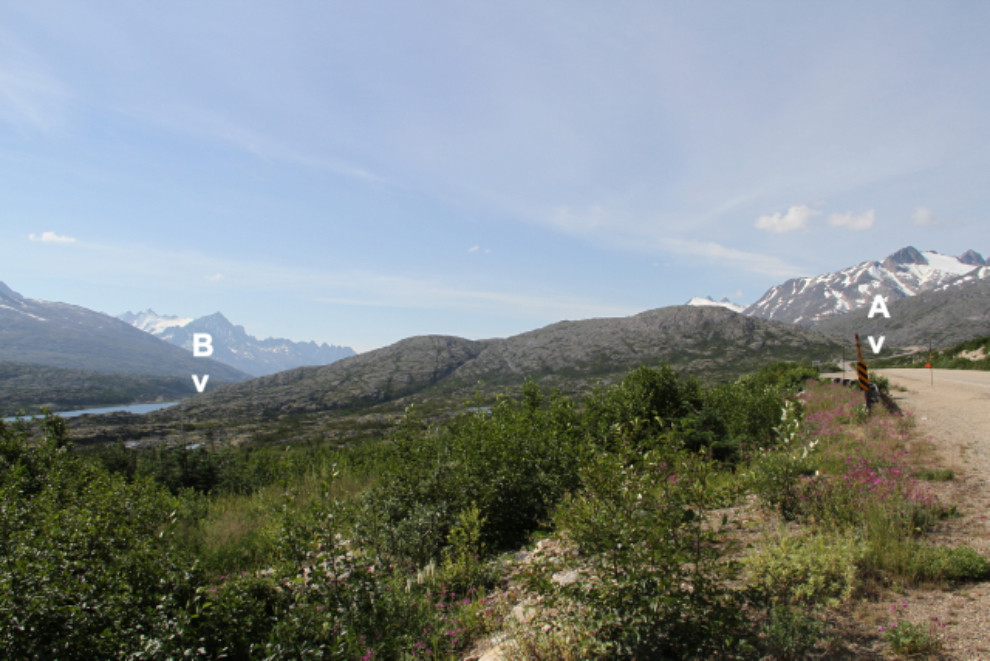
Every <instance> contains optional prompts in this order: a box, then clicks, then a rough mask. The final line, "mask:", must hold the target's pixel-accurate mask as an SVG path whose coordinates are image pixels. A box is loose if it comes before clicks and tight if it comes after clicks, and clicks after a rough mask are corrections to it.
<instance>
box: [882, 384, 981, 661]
mask: <svg viewBox="0 0 990 661" xmlns="http://www.w3.org/2000/svg"><path fill="white" fill-rule="evenodd" d="M879 373H880V374H882V375H884V376H886V377H887V378H889V379H890V382H891V395H892V396H893V398H894V400H895V401H897V403H898V405H899V406H901V408H902V409H904V410H907V411H910V412H911V413H912V414H913V415H914V417H915V419H916V420H917V423H918V425H917V430H918V436H919V437H920V438H921V439H926V438H927V440H929V441H931V443H933V444H934V446H935V453H936V455H937V457H938V460H939V463H940V464H941V466H942V467H944V468H951V469H952V470H953V471H955V473H956V479H955V480H953V481H951V482H945V483H941V484H939V485H938V487H939V488H938V491H939V495H940V497H941V498H943V499H944V500H945V501H946V502H949V503H953V504H955V505H956V506H957V507H958V508H959V511H960V513H961V514H962V517H961V518H959V519H953V520H951V521H950V522H949V523H948V524H947V525H946V527H945V529H944V530H942V531H940V533H939V534H938V535H936V536H935V538H933V539H932V541H933V542H937V543H941V544H948V545H951V546H957V545H961V544H967V545H969V546H971V547H973V548H974V549H976V550H977V551H979V552H980V553H983V554H984V555H990V372H976V371H963V370H944V369H936V370H927V369H887V370H879ZM899 388H906V389H907V392H902V391H900V390H899ZM932 467H934V466H932ZM906 598H907V599H908V601H909V602H910V603H911V607H910V609H909V611H908V612H909V613H911V619H912V620H922V619H929V618H931V617H938V618H939V620H940V621H942V622H948V623H949V624H948V626H947V627H945V633H946V651H947V652H949V658H953V659H967V660H968V659H988V660H990V583H980V584H977V585H970V586H963V587H958V588H953V589H950V590H946V591H923V590H916V591H911V594H910V595H907V596H906Z"/></svg>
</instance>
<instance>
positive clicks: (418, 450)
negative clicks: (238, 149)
mask: <svg viewBox="0 0 990 661" xmlns="http://www.w3.org/2000/svg"><path fill="white" fill-rule="evenodd" d="M815 375H816V371H814V370H811V369H810V368H805V367H801V366H799V365H796V364H793V363H779V364H774V365H771V366H768V367H766V368H764V369H763V370H761V371H760V372H757V373H755V374H752V375H748V376H745V377H742V378H741V379H739V380H737V381H735V382H734V383H731V384H724V385H718V386H710V387H706V386H703V385H701V384H700V383H699V382H697V381H695V380H693V379H690V378H682V377H681V376H679V375H678V374H677V373H675V372H674V371H673V370H671V369H670V368H668V367H660V368H657V369H652V368H640V369H637V370H634V371H633V372H631V373H629V375H628V376H627V377H626V378H625V379H624V380H622V381H621V382H619V383H617V384H615V385H612V386H608V387H604V386H603V387H600V388H598V389H597V390H596V391H595V392H594V393H592V394H591V395H589V396H588V397H586V398H584V399H583V400H580V401H578V400H575V399H574V398H572V397H569V396H565V395H562V394H560V393H557V392H549V393H548V392H542V391H541V390H540V389H539V388H538V387H537V386H536V385H534V384H532V383H530V384H527V385H526V386H524V387H523V389H522V394H521V396H520V397H518V398H501V399H499V400H498V401H497V402H495V403H494V405H493V406H491V407H476V408H475V410H471V411H469V412H466V413H464V414H462V415H459V416H456V417H454V418H450V419H447V420H445V421H443V422H442V423H429V422H427V421H426V419H425V418H424V417H423V416H422V415H420V414H419V413H418V412H417V411H416V409H415V408H412V409H410V410H408V411H407V412H406V414H405V416H404V417H403V418H402V420H401V422H400V423H399V424H398V425H396V426H395V427H394V428H393V429H391V430H390V431H389V433H388V434H387V435H386V436H385V438H384V439H382V440H380V441H377V442H370V443H365V444H361V445H356V446H353V447H338V446H337V445H330V444H325V443H324V444H320V443H297V444H285V445H277V444H276V445H270V446H266V447H241V448H234V447H230V446H229V445H227V444H226V443H225V442H224V440H223V434H222V433H221V431H220V430H217V431H216V432H215V433H214V434H213V436H214V439H213V442H212V443H210V444H208V445H205V446H202V447H196V448H193V447H191V446H189V447H179V448H176V449H171V450H165V449H161V448H158V449H150V450H141V451H136V450H132V449H129V448H125V447H123V446H121V445H115V446H109V447H106V448H103V449H101V450H99V451H94V450H89V451H87V452H79V451H73V449H72V443H71V440H70V439H69V438H68V434H67V432H66V427H65V424H64V422H63V421H62V420H61V419H59V418H57V417H54V416H50V417H48V418H47V419H45V420H42V421H36V422H34V423H27V422H23V421H20V422H16V423H13V424H10V425H4V424H2V423H0V439H2V440H0V502H2V503H3V507H2V509H0V656H2V657H4V658H18V659H48V658H59V659H90V658H120V659H125V658H126V659H170V658H204V659H212V658H216V659H219V658H232V659H265V658H267V659H301V658H313V659H348V660H353V659H361V660H364V661H367V660H371V659H383V660H384V659H389V660H391V659H395V660H406V659H438V660H446V659H450V660H453V659H462V658H465V657H466V656H468V655H469V654H470V653H471V651H472V650H478V649H481V648H483V647H485V646H486V644H487V645H496V644H497V645H500V646H501V647H500V651H501V652H502V653H503V658H513V657H514V658H519V659H522V658H530V659H541V658H542V659H563V660H566V659H663V658H685V659H691V658H695V659H713V658H740V659H741V658H753V659H756V658H762V657H766V656H767V655H771V656H773V657H774V658H780V659H798V658H804V657H805V656H806V655H807V654H808V653H809V652H810V651H812V650H818V651H821V650H823V649H826V648H827V647H828V645H829V644H830V643H829V640H830V639H831V637H830V629H829V626H830V622H831V621H832V620H831V618H830V617H829V615H828V614H829V613H830V612H832V611H834V610H835V609H836V608H839V607H841V606H842V605H844V604H847V603H848V602H850V601H851V600H855V599H858V598H860V597H862V596H863V595H865V594H867V593H868V592H869V591H870V590H875V589H877V588H876V586H884V585H907V584H922V583H942V584H949V583H952V582H962V581H979V580H986V579H987V578H988V577H990V563H988V561H987V559H986V558H985V557H983V556H981V555H980V554H978V553H976V552H975V551H973V550H972V549H968V548H965V547H963V548H948V547H942V546H936V545H933V544H930V543H929V542H928V541H926V533H927V532H928V531H930V530H932V529H933V528H934V527H936V526H938V525H940V522H941V521H943V520H945V519H947V518H949V517H952V516H953V515H954V509H953V508H952V506H951V504H947V503H943V502H940V501H939V500H938V499H937V498H936V497H935V496H934V495H933V493H932V492H931V491H930V483H929V482H927V481H925V480H923V479H921V476H924V475H925V473H924V471H925V470H929V471H934V470H935V469H936V467H923V466H916V465H912V464H910V463H909V461H908V455H907V454H906V453H905V450H906V447H907V445H908V444H909V443H910V441H911V434H912V421H911V418H910V416H905V417H893V416H891V415H888V414H886V413H884V412H882V411H880V410H875V411H874V413H873V415H868V414H867V412H866V411H865V408H864V407H863V406H862V404H861V401H862V398H861V395H859V394H858V393H857V392H856V391H853V390H851V389H848V388H844V387H841V386H838V385H833V384H817V382H816V381H814V377H815ZM809 379H810V380H809ZM32 425H33V426H34V428H32ZM32 438H34V439H37V438H40V439H41V440H40V441H37V440H31V439H32ZM749 525H757V526H758V528H759V529H758V530H755V531H753V530H749V528H748V527H747V526H749ZM747 535H748V537H747ZM747 541H752V542H755V543H751V544H750V545H749V547H747V543H746V542H747ZM912 627H915V625H913V624H911V622H910V621H909V619H905V618H899V619H898V621H897V622H895V623H892V624H891V627H890V628H888V629H886V630H885V632H883V633H879V632H878V633H877V637H878V639H880V638H881V637H882V639H883V640H884V641H886V643H885V644H886V645H887V646H888V648H889V649H890V650H891V651H892V652H894V653H897V654H915V653H922V652H924V653H928V652H927V651H926V650H931V649H935V647H937V645H938V634H937V632H929V631H928V630H927V629H926V630H925V631H920V630H919V631H915V630H914V628H912ZM926 645H927V646H928V647H925V646H926ZM932 646H935V647H932Z"/></svg>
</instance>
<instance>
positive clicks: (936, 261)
mask: <svg viewBox="0 0 990 661" xmlns="http://www.w3.org/2000/svg"><path fill="white" fill-rule="evenodd" d="M985 265H986V260H984V259H983V257H982V256H981V255H980V254H979V253H977V252H975V251H972V250H970V251H967V252H966V253H964V254H963V255H962V256H960V257H952V256H950V255H942V254H940V253H937V252H935V251H932V250H927V251H924V252H922V251H919V250H918V249H917V248H914V247H912V246H908V247H906V248H902V249H900V250H898V251H897V252H895V253H893V254H891V255H890V256H888V257H887V258H886V259H885V260H883V261H882V262H878V261H871V262H862V263H861V264H856V265H855V266H850V267H849V268H846V269H842V270H841V271H836V272H834V273H825V274H823V275H818V276H814V277H808V278H794V279H791V280H788V281H787V282H785V283H783V284H781V285H777V286H775V287H771V288H770V289H769V290H767V292H766V293H765V294H764V295H763V296H762V297H761V298H760V300H758V301H756V302H755V303H753V304H752V305H750V306H749V307H747V308H746V309H745V310H744V311H743V313H744V314H748V315H753V316H757V317H762V318H764V319H773V320H775V321H789V322H792V323H798V324H814V323H817V322H819V321H821V320H823V319H827V318H829V317H833V316H836V315H840V314H844V313H846V312H850V311H852V310H855V309H858V308H862V307H864V306H867V305H869V304H870V303H871V302H872V301H873V298H874V297H875V296H877V295H881V296H883V297H884V299H885V300H886V301H887V302H888V303H890V302H892V301H896V300H900V299H902V298H906V297H908V296H915V295H916V294H919V293H921V292H925V291H931V290H935V289H943V288H947V287H953V286H958V285H960V284H962V283H964V282H968V281H972V280H975V279H983V278H987V277H990V273H988V271H990V269H988V267H987V266H985Z"/></svg>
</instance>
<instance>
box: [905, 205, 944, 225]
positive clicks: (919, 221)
mask: <svg viewBox="0 0 990 661" xmlns="http://www.w3.org/2000/svg"><path fill="white" fill-rule="evenodd" d="M911 222H912V223H914V224H915V225H918V226H919V227H932V226H934V225H942V224H944V222H945V221H944V220H942V219H941V218H939V217H938V216H936V215H935V212H934V211H932V210H931V209H929V208H928V207H918V208H917V209H915V210H914V213H912V214H911Z"/></svg>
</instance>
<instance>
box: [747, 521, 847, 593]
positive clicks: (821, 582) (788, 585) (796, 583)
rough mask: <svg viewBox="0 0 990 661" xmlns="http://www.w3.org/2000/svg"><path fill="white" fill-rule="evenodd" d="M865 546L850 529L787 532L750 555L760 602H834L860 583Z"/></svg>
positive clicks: (750, 575) (752, 579) (751, 574)
mask: <svg viewBox="0 0 990 661" xmlns="http://www.w3.org/2000/svg"><path fill="white" fill-rule="evenodd" d="M865 552H866V547H865V544H864V543H863V542H861V541H860V540H858V539H857V538H856V537H855V536H854V535H852V534H838V533H824V534H817V535H816V534H799V535H785V536H782V537H780V538H779V539H778V540H774V541H773V542H772V543H771V544H770V545H768V546H767V547H766V548H764V549H763V550H762V551H760V552H759V553H757V554H755V555H753V556H750V557H749V558H748V559H747V560H746V561H745V565H746V573H747V575H748V584H749V586H750V590H751V593H752V595H753V597H754V599H755V600H756V602H757V603H762V604H766V605H768V606H773V605H777V604H783V605H804V606H811V607H814V606H827V607H830V608H831V607H835V606H838V605H839V604H841V603H844V602H846V601H848V600H849V598H850V597H851V596H852V594H853V592H854V591H855V590H856V587H857V585H858V584H859V573H860V566H861V563H862V561H863V558H864V556H865Z"/></svg>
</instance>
